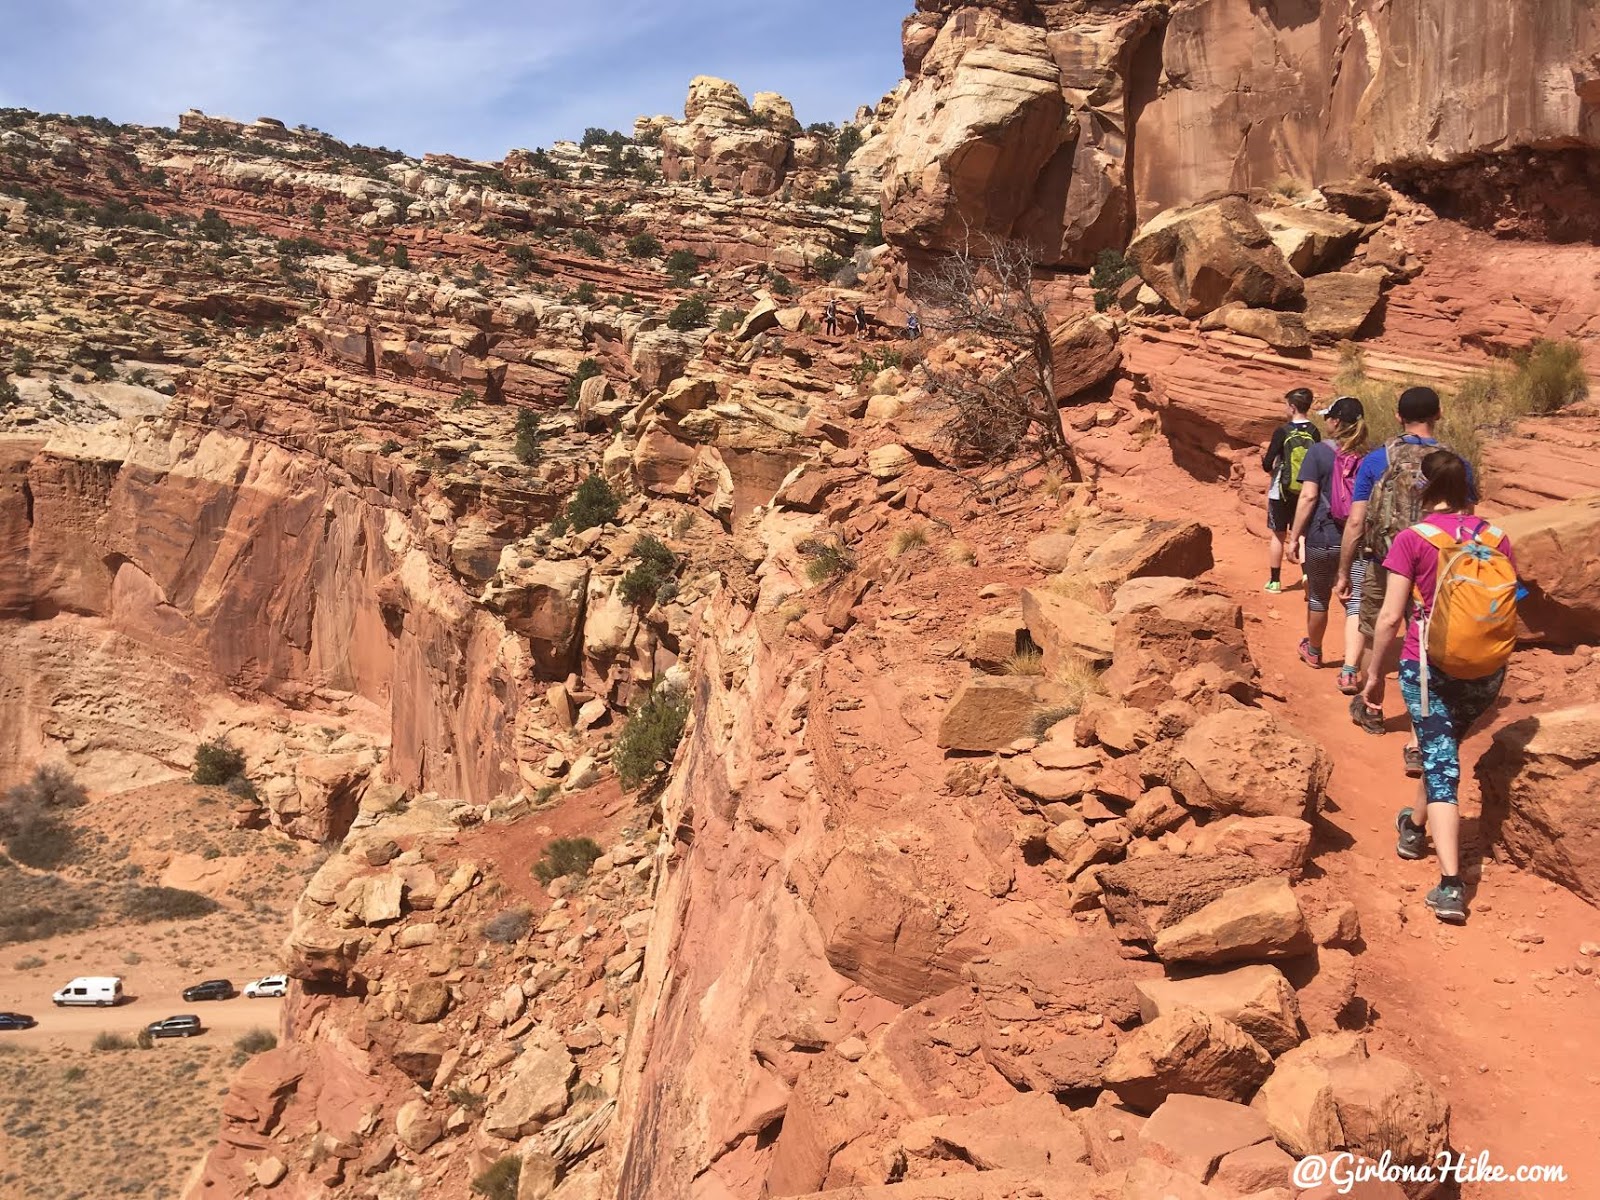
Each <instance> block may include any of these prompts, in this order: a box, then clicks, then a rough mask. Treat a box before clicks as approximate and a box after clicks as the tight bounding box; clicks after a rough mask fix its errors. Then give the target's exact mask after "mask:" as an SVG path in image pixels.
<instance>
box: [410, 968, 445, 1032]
mask: <svg viewBox="0 0 1600 1200" xmlns="http://www.w3.org/2000/svg"><path fill="white" fill-rule="evenodd" d="M449 1010H450V985H449V984H447V983H445V982H444V980H442V979H419V980H417V981H416V982H415V983H413V984H412V985H411V986H410V987H409V988H407V989H406V1003H405V1009H404V1011H403V1015H404V1016H405V1019H406V1020H408V1021H410V1022H411V1023H412V1024H413V1025H432V1024H433V1023H434V1022H435V1021H438V1020H442V1019H443V1017H444V1014H445V1013H446V1012H448V1011H449Z"/></svg>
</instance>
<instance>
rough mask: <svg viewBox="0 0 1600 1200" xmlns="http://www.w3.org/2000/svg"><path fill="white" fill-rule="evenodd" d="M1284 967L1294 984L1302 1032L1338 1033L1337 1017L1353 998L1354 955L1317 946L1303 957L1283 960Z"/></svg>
mask: <svg viewBox="0 0 1600 1200" xmlns="http://www.w3.org/2000/svg"><path fill="white" fill-rule="evenodd" d="M1313 940H1314V939H1313ZM1285 969H1286V970H1287V971H1289V973H1290V976H1291V979H1290V981H1291V982H1292V983H1293V984H1294V988H1295V1002H1296V1004H1297V1005H1298V1006H1299V1009H1300V1023H1301V1024H1302V1025H1304V1026H1305V1028H1306V1032H1307V1033H1309V1034H1313V1035H1315V1034H1321V1033H1337V1032H1339V1030H1340V1028H1342V1026H1341V1019H1342V1018H1343V1016H1344V1014H1345V1013H1346V1012H1347V1011H1348V1010H1349V1009H1350V1007H1351V1005H1352V1004H1353V1003H1354V1002H1355V1000H1356V960H1355V955H1353V954H1351V953H1350V952H1349V951H1348V950H1341V949H1339V948H1337V947H1335V946H1320V945H1319V946H1317V947H1316V948H1315V949H1314V950H1313V951H1312V953H1311V954H1310V955H1309V956H1307V957H1306V958H1303V959H1300V960H1298V961H1296V962H1293V963H1286V964H1285Z"/></svg>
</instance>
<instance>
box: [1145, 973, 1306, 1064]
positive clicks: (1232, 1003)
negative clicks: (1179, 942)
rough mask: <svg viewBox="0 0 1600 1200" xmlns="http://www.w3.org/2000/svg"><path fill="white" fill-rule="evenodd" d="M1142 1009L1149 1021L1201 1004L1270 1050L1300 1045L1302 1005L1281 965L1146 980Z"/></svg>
mask: <svg viewBox="0 0 1600 1200" xmlns="http://www.w3.org/2000/svg"><path fill="white" fill-rule="evenodd" d="M1135 986H1136V987H1137V988H1138V989H1139V1014H1140V1016H1141V1018H1142V1019H1144V1020H1145V1021H1153V1020H1155V1019H1156V1018H1157V1017H1160V1016H1163V1015H1164V1014H1166V1013H1169V1012H1171V1011H1173V1010H1174V1009H1176V1008H1179V1007H1184V1008H1197V1009H1199V1010H1200V1011H1201V1012H1205V1013H1210V1014H1211V1015H1212V1016H1214V1017H1221V1018H1222V1019H1223V1020H1226V1021H1232V1022H1233V1023H1234V1024H1235V1025H1237V1026H1238V1027H1239V1028H1240V1029H1242V1030H1244V1031H1245V1032H1246V1033H1248V1034H1249V1035H1250V1036H1251V1037H1253V1038H1254V1039H1255V1040H1256V1041H1257V1042H1259V1043H1260V1044H1261V1048H1262V1049H1263V1050H1265V1051H1266V1052H1267V1053H1268V1054H1273V1055H1277V1054H1282V1053H1283V1052H1284V1051H1285V1050H1288V1049H1290V1048H1291V1047H1294V1046H1298V1045H1299V1044H1300V1006H1299V1003H1298V1002H1297V1000H1296V999H1295V992H1294V988H1292V987H1290V986H1289V981H1288V980H1287V979H1285V978H1284V977H1283V972H1282V971H1280V970H1278V969H1277V968H1276V967H1271V966H1266V965H1264V964H1258V965H1252V966H1248V967H1239V968H1237V969H1235V970H1232V971H1223V972H1220V973H1218V974H1215V975H1196V976H1193V977H1191V978H1188V979H1141V980H1140V981H1139V982H1138V983H1137V984H1136V985H1135Z"/></svg>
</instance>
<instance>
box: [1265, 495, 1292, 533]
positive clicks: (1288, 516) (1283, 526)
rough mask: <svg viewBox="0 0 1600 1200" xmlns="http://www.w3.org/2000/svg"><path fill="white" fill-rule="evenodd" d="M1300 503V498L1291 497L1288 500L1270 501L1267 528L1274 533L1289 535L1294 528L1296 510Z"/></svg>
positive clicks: (1268, 503)
mask: <svg viewBox="0 0 1600 1200" xmlns="http://www.w3.org/2000/svg"><path fill="white" fill-rule="evenodd" d="M1299 503H1300V497H1298V496H1291V497H1290V498H1289V499H1287V500H1268V501H1267V528H1268V529H1270V530H1272V532H1273V533H1288V532H1289V530H1290V529H1291V528H1293V526H1294V510H1295V506H1296V505H1297V504H1299Z"/></svg>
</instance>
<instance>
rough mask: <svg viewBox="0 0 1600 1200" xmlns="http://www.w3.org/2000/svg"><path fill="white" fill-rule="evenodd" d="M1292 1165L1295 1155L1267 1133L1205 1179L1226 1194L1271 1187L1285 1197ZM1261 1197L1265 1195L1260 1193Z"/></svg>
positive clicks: (1302, 1198) (1226, 1157) (1225, 1159)
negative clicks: (1286, 1150) (1288, 1152)
mask: <svg viewBox="0 0 1600 1200" xmlns="http://www.w3.org/2000/svg"><path fill="white" fill-rule="evenodd" d="M1294 1164H1295V1160H1294V1157H1293V1156H1292V1155H1290V1154H1287V1153H1285V1152H1284V1150H1283V1148H1282V1147H1281V1146H1279V1145H1278V1144H1277V1143H1276V1142H1274V1141H1272V1140H1271V1138H1270V1135H1269V1138H1268V1140H1267V1141H1264V1142H1257V1143H1256V1144H1255V1145H1252V1146H1246V1147H1245V1148H1243V1149H1242V1150H1235V1151H1233V1152H1232V1153H1231V1154H1226V1155H1224V1156H1223V1157H1222V1160H1221V1161H1220V1162H1218V1163H1217V1166H1216V1170H1215V1171H1213V1172H1212V1174H1211V1177H1210V1178H1209V1179H1208V1180H1207V1182H1208V1183H1210V1184H1211V1185H1212V1186H1213V1187H1214V1188H1216V1189H1217V1191H1219V1192H1221V1193H1223V1194H1224V1195H1228V1196H1256V1195H1257V1194H1258V1193H1267V1195H1268V1196H1270V1195H1272V1191H1271V1189H1274V1188H1277V1189H1279V1190H1280V1192H1281V1195H1282V1196H1283V1197H1287V1196H1288V1195H1289V1184H1290V1182H1291V1180H1292V1179H1293V1177H1294V1176H1293V1172H1294ZM1403 1194H1404V1193H1402V1195H1403ZM1261 1200H1267V1197H1266V1196H1262V1197H1261ZM1300 1200H1308V1193H1301V1195H1300Z"/></svg>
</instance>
